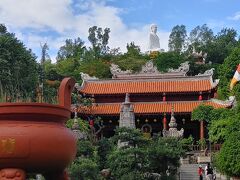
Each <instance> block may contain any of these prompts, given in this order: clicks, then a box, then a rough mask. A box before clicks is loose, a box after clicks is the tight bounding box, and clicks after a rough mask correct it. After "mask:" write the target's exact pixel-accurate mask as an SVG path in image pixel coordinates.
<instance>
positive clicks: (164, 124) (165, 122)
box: [163, 114, 167, 130]
mask: <svg viewBox="0 0 240 180" xmlns="http://www.w3.org/2000/svg"><path fill="white" fill-rule="evenodd" d="M163 129H165V130H167V118H166V114H164V117H163Z"/></svg>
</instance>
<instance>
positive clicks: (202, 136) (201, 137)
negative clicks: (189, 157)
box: [200, 120, 204, 140]
mask: <svg viewBox="0 0 240 180" xmlns="http://www.w3.org/2000/svg"><path fill="white" fill-rule="evenodd" d="M203 139H204V121H203V120H201V121H200V140H203Z"/></svg>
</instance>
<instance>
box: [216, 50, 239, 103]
mask: <svg viewBox="0 0 240 180" xmlns="http://www.w3.org/2000/svg"><path fill="white" fill-rule="evenodd" d="M239 63H240V47H236V48H235V49H234V50H233V51H232V53H231V54H230V55H229V56H228V57H227V58H226V59H225V60H224V62H223V64H222V65H220V68H219V72H218V73H219V78H220V79H221V81H220V82H219V88H218V94H219V97H220V98H221V99H226V98H228V97H229V96H230V95H235V96H236V97H237V100H238V99H239V98H240V94H239V92H240V91H239V90H240V86H239V84H237V85H236V86H235V88H234V89H233V90H232V91H231V92H230V90H229V88H230V86H229V85H230V81H231V79H232V77H233V75H234V73H235V71H236V68H237V65H238V64H239Z"/></svg>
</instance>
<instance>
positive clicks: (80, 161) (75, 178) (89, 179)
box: [68, 157, 100, 180]
mask: <svg viewBox="0 0 240 180" xmlns="http://www.w3.org/2000/svg"><path fill="white" fill-rule="evenodd" d="M68 170H69V171H70V173H69V175H70V177H71V179H72V180H79V179H83V180H93V179H94V180H97V179H100V178H99V175H98V173H99V169H98V165H97V163H96V162H95V161H94V160H92V159H89V158H85V157H83V158H77V159H76V160H75V161H74V162H73V163H72V164H71V165H70V167H69V169H68Z"/></svg>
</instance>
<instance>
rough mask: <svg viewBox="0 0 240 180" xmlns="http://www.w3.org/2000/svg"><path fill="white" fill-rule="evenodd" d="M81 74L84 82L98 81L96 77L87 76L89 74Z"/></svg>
mask: <svg viewBox="0 0 240 180" xmlns="http://www.w3.org/2000/svg"><path fill="white" fill-rule="evenodd" d="M80 74H81V79H82V80H83V81H87V80H97V79H98V78H97V77H95V76H89V74H87V73H83V72H80Z"/></svg>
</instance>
